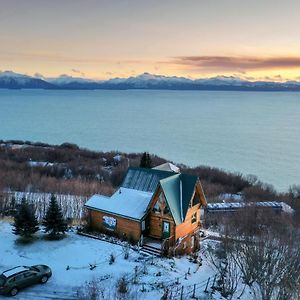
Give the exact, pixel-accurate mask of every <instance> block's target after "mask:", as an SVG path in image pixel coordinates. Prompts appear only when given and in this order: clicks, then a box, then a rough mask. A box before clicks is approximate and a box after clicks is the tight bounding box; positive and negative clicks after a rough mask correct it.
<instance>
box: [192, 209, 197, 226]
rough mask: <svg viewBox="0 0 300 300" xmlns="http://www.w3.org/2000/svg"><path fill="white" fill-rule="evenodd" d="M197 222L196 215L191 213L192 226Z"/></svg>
mask: <svg viewBox="0 0 300 300" xmlns="http://www.w3.org/2000/svg"><path fill="white" fill-rule="evenodd" d="M196 222H197V213H196V212H195V213H193V215H192V224H194V223H196Z"/></svg>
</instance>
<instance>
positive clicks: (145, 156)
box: [140, 152, 152, 169]
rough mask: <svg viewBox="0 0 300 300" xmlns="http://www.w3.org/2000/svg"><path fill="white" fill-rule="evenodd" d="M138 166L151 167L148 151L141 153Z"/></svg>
mask: <svg viewBox="0 0 300 300" xmlns="http://www.w3.org/2000/svg"><path fill="white" fill-rule="evenodd" d="M140 167H141V168H149V169H150V168H151V167H152V161H151V156H150V154H149V153H148V152H144V153H143V155H142V157H141V162H140Z"/></svg>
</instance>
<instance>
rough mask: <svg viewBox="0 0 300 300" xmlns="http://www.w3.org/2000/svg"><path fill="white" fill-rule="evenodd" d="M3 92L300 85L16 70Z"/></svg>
mask: <svg viewBox="0 0 300 300" xmlns="http://www.w3.org/2000/svg"><path fill="white" fill-rule="evenodd" d="M0 88H2V89H64V90H95V89H107V90H127V89H152V90H153V89H155V90H219V91H226V90H227V91H300V82H297V81H286V82H272V81H247V80H243V79H240V78H238V77H233V76H217V77H212V78H207V79H189V78H185V77H177V76H162V75H154V74H149V73H144V74H141V75H138V76H135V77H128V78H112V79H108V80H99V81H97V80H92V79H86V78H81V77H72V76H67V75H61V76H59V77H56V78H44V77H32V76H28V75H24V74H18V73H14V72H12V71H4V72H0Z"/></svg>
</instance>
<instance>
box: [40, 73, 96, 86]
mask: <svg viewBox="0 0 300 300" xmlns="http://www.w3.org/2000/svg"><path fill="white" fill-rule="evenodd" d="M46 80H47V81H48V82H50V83H53V84H56V85H64V84H70V83H73V82H78V83H87V82H96V81H95V80H92V79H87V78H81V77H73V76H69V75H65V74H63V75H60V76H59V77H54V78H46Z"/></svg>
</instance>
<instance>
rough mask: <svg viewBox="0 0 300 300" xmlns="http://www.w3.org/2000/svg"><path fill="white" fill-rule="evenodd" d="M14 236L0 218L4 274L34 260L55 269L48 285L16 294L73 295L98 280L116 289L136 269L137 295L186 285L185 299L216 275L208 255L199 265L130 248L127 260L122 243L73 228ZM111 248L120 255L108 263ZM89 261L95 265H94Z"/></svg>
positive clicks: (151, 295)
mask: <svg viewBox="0 0 300 300" xmlns="http://www.w3.org/2000/svg"><path fill="white" fill-rule="evenodd" d="M15 240H16V236H15V235H14V234H13V233H12V227H11V225H10V224H9V223H7V222H4V221H2V222H1V221H0V273H2V272H3V271H4V270H6V269H9V268H12V267H14V266H17V265H34V264H46V265H49V266H50V267H51V268H52V271H53V276H52V277H51V278H50V280H49V281H48V283H47V284H45V285H37V286H33V287H30V288H28V289H26V290H22V291H20V293H19V294H18V295H17V297H16V298H15V299H75V298H76V292H77V291H78V289H80V287H82V286H83V285H85V283H86V282H91V281H93V280H100V281H102V284H103V286H104V288H105V289H108V288H109V289H110V290H116V282H117V281H118V280H119V279H120V278H121V277H122V276H123V275H126V276H127V278H130V279H131V280H132V279H134V278H135V274H137V276H136V280H135V284H130V288H131V290H132V291H133V290H134V291H136V292H137V293H138V294H139V296H138V299H159V298H160V297H161V296H162V294H163V291H164V287H166V286H168V287H169V288H170V291H172V295H173V296H175V294H176V295H177V294H178V299H180V292H181V289H182V286H184V289H183V291H184V293H185V294H186V295H187V297H184V299H186V298H189V297H188V295H192V294H191V293H192V290H193V285H194V284H196V294H197V296H200V295H204V293H203V291H204V289H205V286H206V282H207V279H208V278H209V277H211V280H212V279H213V276H214V271H213V270H212V269H211V268H210V266H208V265H207V263H206V261H205V259H204V260H203V265H202V266H201V267H200V268H199V265H198V264H195V263H192V262H190V261H189V259H188V257H183V258H174V259H166V258H154V259H152V258H149V257H148V256H145V255H143V254H140V253H139V252H137V251H134V250H130V255H129V259H128V260H125V259H124V255H123V249H122V247H121V246H119V245H115V244H111V243H108V242H104V241H100V240H95V239H92V238H88V237H84V236H79V235H77V234H76V233H72V232H71V233H69V234H68V236H67V237H66V238H65V239H63V240H61V241H46V240H43V239H38V240H36V241H35V242H34V243H33V244H30V245H20V244H16V243H15ZM112 253H113V254H114V255H115V257H116V260H115V262H114V263H113V264H111V265H110V264H109V257H110V255H111V254H112ZM90 264H92V265H93V264H96V265H97V266H96V268H94V269H93V270H90ZM68 266H69V270H67V267H68ZM188 272H189V274H188ZM144 273H145V274H144ZM176 282H177V283H176ZM141 290H143V292H142V291H141ZM0 297H1V296H0ZM176 299H177V298H176Z"/></svg>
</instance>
